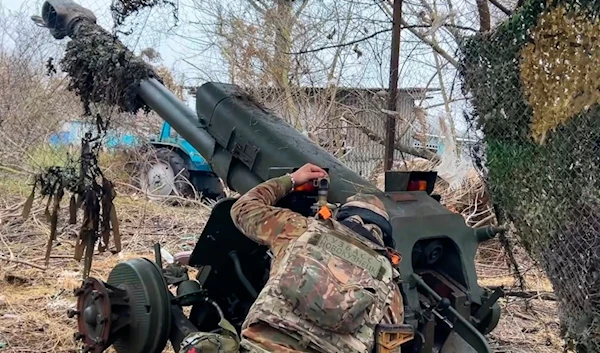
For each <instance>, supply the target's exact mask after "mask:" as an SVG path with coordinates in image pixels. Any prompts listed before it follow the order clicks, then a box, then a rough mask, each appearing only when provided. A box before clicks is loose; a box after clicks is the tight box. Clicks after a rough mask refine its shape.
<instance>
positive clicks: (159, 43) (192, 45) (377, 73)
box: [0, 0, 469, 130]
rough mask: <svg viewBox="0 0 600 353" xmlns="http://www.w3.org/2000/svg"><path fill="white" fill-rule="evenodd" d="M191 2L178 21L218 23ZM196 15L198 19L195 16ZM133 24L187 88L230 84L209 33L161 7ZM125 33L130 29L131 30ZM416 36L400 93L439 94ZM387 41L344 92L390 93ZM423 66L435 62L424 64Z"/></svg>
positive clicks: (133, 42) (356, 62)
mask: <svg viewBox="0 0 600 353" xmlns="http://www.w3.org/2000/svg"><path fill="white" fill-rule="evenodd" d="M186 1H191V0H178V1H176V2H177V3H178V4H179V14H178V15H179V17H180V19H182V18H185V19H186V20H187V21H190V20H194V21H199V22H206V23H211V21H212V19H209V18H202V16H201V15H198V14H197V13H198V11H193V10H194V9H192V8H186V4H185V2H186ZM237 1H241V0H237ZM464 1H469V0H464ZM77 2H78V3H79V4H81V5H82V6H84V7H86V8H88V9H90V10H91V11H92V12H94V14H95V15H96V17H97V19H98V24H99V25H101V26H103V27H104V28H106V29H109V30H110V29H111V28H112V26H113V20H112V17H111V14H110V5H111V0H78V1H77ZM456 2H457V3H458V2H459V0H456ZM42 3H43V1H41V0H26V1H23V0H0V5H1V6H2V7H3V8H4V9H5V10H9V11H18V10H25V12H26V13H28V14H30V15H33V14H40V10H41V6H42ZM231 4H232V5H231V6H234V5H233V4H239V3H231ZM188 6H189V5H188ZM228 6H229V5H228ZM405 6H410V5H405ZM190 10H192V11H190ZM192 12H193V15H192V14H191V13H192ZM186 16H187V17H186ZM189 16H193V17H189ZM198 16H200V17H198ZM132 21H133V23H134V24H135V26H134V27H131V28H133V29H134V30H133V33H131V34H130V35H126V36H124V35H120V36H119V37H120V38H121V40H122V41H123V42H124V43H125V44H126V45H127V46H128V47H129V48H130V49H131V50H133V51H134V52H135V53H139V52H140V50H142V49H144V48H147V47H152V48H154V49H155V50H156V51H157V52H159V53H160V55H161V58H162V60H163V61H162V63H163V64H164V65H166V66H167V67H169V68H170V69H172V70H173V71H174V72H175V73H185V75H186V77H187V78H188V79H189V80H191V79H194V78H198V79H197V80H192V81H189V82H186V83H187V84H201V83H203V81H206V80H214V81H227V80H228V77H227V67H226V65H225V62H224V60H223V58H222V57H221V56H220V54H219V52H218V50H217V48H215V47H213V48H210V47H207V49H206V50H203V51H201V52H200V51H199V50H198V49H197V48H198V46H197V45H196V42H195V41H197V42H200V41H202V40H204V41H205V42H207V40H206V38H202V36H204V37H206V34H205V33H199V32H198V30H197V27H193V26H189V27H186V26H182V23H185V21H179V23H178V27H177V28H176V29H175V30H174V31H173V28H172V26H173V25H174V19H173V15H172V9H170V8H168V7H163V8H160V7H155V8H153V9H151V10H150V11H147V10H144V12H141V13H140V14H138V15H137V16H132ZM212 22H214V21H212ZM130 23H131V22H130ZM130 23H129V24H130ZM125 28H129V27H128V26H127V25H126V26H125ZM194 31H195V32H194ZM173 33H176V34H173ZM411 36H412V35H410V33H408V32H407V30H404V31H403V39H402V45H403V47H402V48H401V63H400V65H401V78H400V87H401V88H408V87H425V86H426V85H427V84H430V87H433V88H437V87H440V84H439V81H438V80H437V79H435V81H432V80H431V77H432V75H433V73H434V72H435V69H434V68H432V66H433V59H432V57H433V56H432V55H430V54H425V55H424V56H422V57H423V58H424V59H417V60H415V59H412V57H411V59H410V60H406V58H407V57H408V56H409V55H414V53H415V52H418V51H419V50H420V51H423V52H426V51H427V50H429V52H430V51H431V50H430V48H428V47H427V46H425V45H421V46H420V47H419V46H417V45H415V44H414V41H415V38H414V37H413V38H412V40H413V43H411V38H410V37H411ZM387 38H388V37H385V36H382V38H381V40H380V42H383V43H384V45H385V46H382V47H381V48H375V49H373V50H371V52H372V53H368V54H366V55H365V57H363V58H360V59H357V58H354V57H351V56H348V57H349V59H348V60H347V63H346V64H345V66H344V68H345V69H344V79H345V81H343V82H340V83H339V84H340V85H342V86H353V85H359V86H363V87H365V86H366V87H371V88H376V87H387V85H388V84H387V80H388V72H387V71H388V69H387V66H388V65H389V64H388V61H389V42H388V39H387ZM67 40H68V39H63V42H66V41H67ZM415 49H418V50H415ZM323 55H325V56H327V55H328V53H327V52H323ZM367 55H375V56H378V57H376V59H379V61H380V62H381V63H382V64H381V65H379V66H376V65H374V64H373V60H374V59H373V57H371V58H369V57H366V56H367ZM423 61H429V62H426V63H425V64H423ZM190 64H191V65H190ZM454 76H455V75H453V74H451V75H445V77H444V79H445V80H446V82H447V83H448V86H450V85H451V83H452V82H451V81H452V80H454V79H455V77H454ZM430 82H431V83H430ZM456 90H457V88H455V91H456ZM454 94H456V92H454ZM435 96H436V97H435V98H434V99H433V100H430V102H429V104H439V103H441V102H442V100H441V97H440V95H439V94H435ZM462 107H463V105H462V104H455V105H454V106H453V108H454V109H453V112H452V113H453V114H452V115H453V116H454V118H455V121H456V122H457V128H458V129H459V130H463V128H464V126H463V124H462V123H461V121H462V111H461V110H462V109H461V108H462ZM443 109H444V108H443V106H439V107H437V108H435V109H433V110H431V111H430V114H429V116H430V117H433V119H434V121H435V119H436V116H439V115H440V114H443Z"/></svg>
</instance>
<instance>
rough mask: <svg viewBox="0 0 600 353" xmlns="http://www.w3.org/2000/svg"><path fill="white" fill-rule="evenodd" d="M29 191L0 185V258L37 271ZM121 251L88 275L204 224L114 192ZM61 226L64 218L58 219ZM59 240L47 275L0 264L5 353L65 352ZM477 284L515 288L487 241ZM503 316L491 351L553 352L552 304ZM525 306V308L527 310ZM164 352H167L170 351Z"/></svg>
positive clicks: (68, 330)
mask: <svg viewBox="0 0 600 353" xmlns="http://www.w3.org/2000/svg"><path fill="white" fill-rule="evenodd" d="M28 192H29V189H28V188H27V187H26V186H24V185H23V183H22V182H17V181H12V180H10V179H6V178H5V179H3V182H2V183H0V195H2V196H1V197H0V255H3V256H4V257H11V256H13V257H14V258H18V259H20V260H25V261H28V262H30V263H32V264H34V265H37V266H41V267H43V265H44V263H43V261H44V260H43V256H44V247H45V242H46V237H47V236H48V234H49V227H48V224H47V223H46V221H45V220H43V208H44V206H45V204H44V203H39V202H38V203H36V204H37V205H38V206H37V208H34V210H32V215H31V216H30V218H29V219H27V220H23V219H22V218H21V216H20V212H21V207H19V206H20V205H21V204H22V203H23V201H24V200H25V198H26V197H27V195H28ZM116 207H117V210H118V215H119V220H120V222H121V224H120V229H121V232H122V242H123V251H122V252H121V253H120V254H117V255H111V254H110V253H102V254H96V255H95V256H94V261H93V264H92V272H91V275H92V276H96V277H99V278H102V279H106V276H107V275H108V273H109V272H110V270H111V269H112V268H113V266H114V265H115V264H117V263H118V262H120V261H124V260H126V259H129V258H133V257H140V256H142V257H148V258H150V259H152V258H153V254H152V252H151V251H152V249H151V247H152V245H153V244H154V243H155V242H159V243H160V244H161V245H162V246H163V247H165V248H167V249H168V250H169V251H171V252H172V253H173V252H177V251H181V250H190V249H191V248H192V247H193V245H194V243H195V239H196V236H198V235H199V234H200V233H201V231H202V229H203V226H204V224H205V222H206V220H207V218H208V214H209V209H208V208H207V207H206V206H200V205H196V206H193V207H171V206H168V205H166V204H164V203H157V202H149V201H146V200H145V199H144V198H142V197H136V196H127V195H123V194H121V195H120V196H118V198H117V200H116ZM62 219H63V220H65V219H66V217H62ZM59 232H60V233H59V237H58V239H59V241H58V242H57V243H55V245H54V248H53V250H52V258H51V260H50V265H49V268H48V269H47V270H40V269H37V268H33V267H31V266H28V265H23V264H17V263H14V262H6V261H2V260H0V347H4V348H2V349H0V351H1V352H3V353H4V352H6V353H20V352H23V353H24V352H40V351H42V352H72V351H73V350H74V349H75V348H76V346H75V344H74V343H73V339H72V335H73V333H74V332H75V321H74V319H69V318H67V316H66V311H67V309H69V308H71V307H72V306H74V304H75V298H74V297H73V295H72V290H73V289H74V288H76V287H78V286H79V283H80V282H79V276H80V275H81V272H80V270H81V268H82V264H81V263H78V262H77V261H75V260H73V259H71V258H70V257H71V256H72V254H73V249H74V243H75V234H76V229H75V228H73V226H68V225H66V224H65V223H64V222H62V223H60V224H59ZM517 256H518V258H519V263H520V264H521V266H522V267H523V269H522V271H523V273H524V274H525V277H526V279H527V282H528V284H529V286H530V287H529V288H528V290H543V291H551V287H550V285H549V283H548V281H547V280H546V279H545V277H544V276H542V275H541V274H540V273H539V271H537V270H536V268H535V266H533V263H532V262H531V261H530V260H528V258H527V257H526V256H525V255H524V253H522V252H519V253H518V254H517ZM477 262H478V272H479V276H480V280H481V283H482V284H483V285H486V286H495V285H505V286H507V287H511V286H513V285H514V283H513V282H514V280H513V276H512V275H511V271H510V270H509V267H508V266H507V265H506V263H505V260H504V255H503V253H502V250H501V247H500V246H499V245H498V244H497V243H495V242H490V244H486V245H485V247H484V248H482V249H481V251H480V253H479V256H478V258H477ZM501 304H502V310H503V316H502V319H501V321H500V324H499V326H498V327H497V329H496V330H495V331H494V332H493V333H492V334H491V335H490V338H491V340H492V342H491V344H492V346H493V347H494V349H495V351H497V352H515V353H516V352H527V353H529V352H542V353H545V352H559V351H561V348H560V347H561V342H560V340H559V339H558V319H557V314H556V306H555V302H552V301H544V300H539V299H520V298H512V297H509V298H505V299H502V301H501ZM527 304H529V305H527ZM168 351H169V352H171V351H172V350H171V349H170V348H169V349H168Z"/></svg>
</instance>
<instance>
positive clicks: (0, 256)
mask: <svg viewBox="0 0 600 353" xmlns="http://www.w3.org/2000/svg"><path fill="white" fill-rule="evenodd" d="M0 260H4V261H7V262H14V263H17V264H22V265H27V266H31V267H34V268H38V269H40V270H45V269H46V267H42V266H40V265H36V264H33V263H31V262H29V261H25V260H19V259H14V258H8V257H6V256H2V255H0Z"/></svg>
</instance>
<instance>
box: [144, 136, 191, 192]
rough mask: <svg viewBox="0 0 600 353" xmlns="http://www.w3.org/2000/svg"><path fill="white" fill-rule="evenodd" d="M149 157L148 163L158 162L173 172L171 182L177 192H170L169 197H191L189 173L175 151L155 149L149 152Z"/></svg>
mask: <svg viewBox="0 0 600 353" xmlns="http://www.w3.org/2000/svg"><path fill="white" fill-rule="evenodd" d="M149 153H150V156H149V158H148V161H150V163H152V161H153V160H158V161H161V162H164V163H166V164H168V165H169V166H170V167H171V169H172V170H173V174H174V175H175V180H174V182H173V184H174V186H175V188H176V189H177V192H175V190H174V191H172V192H171V195H177V193H179V195H181V196H183V197H193V196H194V191H193V190H192V188H191V185H190V181H189V180H190V171H189V170H188V169H187V168H186V163H185V160H184V159H183V158H182V157H181V156H180V155H179V154H178V153H177V152H175V151H173V150H171V149H169V148H163V147H161V148H157V149H151V150H150V151H149Z"/></svg>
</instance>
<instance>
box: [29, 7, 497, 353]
mask: <svg viewBox="0 0 600 353" xmlns="http://www.w3.org/2000/svg"><path fill="white" fill-rule="evenodd" d="M35 20H36V21H37V22H38V23H39V22H41V23H43V25H44V26H46V27H48V29H49V30H50V33H51V34H52V35H53V36H54V38H56V39H62V38H64V37H66V36H68V37H71V39H72V40H74V41H78V40H79V41H82V40H83V39H85V38H86V36H88V37H89V36H94V35H99V33H106V31H104V30H103V29H102V28H101V27H99V26H97V25H96V17H95V16H94V14H93V13H92V12H91V11H89V10H88V9H85V8H83V7H81V6H80V5H78V4H76V3H74V2H72V1H61V0H49V1H47V2H46V3H44V5H43V7H42V16H41V20H40V19H39V18H37V17H36V19H35ZM85 28H87V29H88V30H83V29H85ZM90 28H94V29H95V30H94V31H90V30H89V29H90ZM83 43H84V44H81V43H79V44H78V45H86V44H85V43H94V44H93V45H99V46H102V45H103V46H105V47H102V48H100V49H102V51H101V52H107V53H110V52H112V51H113V50H115V48H111V47H110V45H112V44H111V43H112V42H109V41H87V42H85V41H84V42H83ZM89 45H92V44H89ZM118 50H127V49H126V48H125V49H123V48H121V47H119V48H118ZM98 51H99V52H100V50H98ZM94 52H96V50H94ZM129 54H130V55H131V57H133V55H132V54H131V53H130V52H129ZM78 60H81V62H80V64H81V65H83V66H84V67H85V66H86V62H85V60H97V61H101V60H104V59H102V58H95V59H94V58H85V57H78ZM138 64H139V63H138ZM110 65H114V64H113V63H112V62H110V61H108V60H107V61H106V62H96V63H95V66H93V65H88V66H89V67H110ZM124 65H125V66H124V70H125V72H127V66H126V65H127V63H125V64H124ZM109 71H110V70H109ZM113 72H116V71H113ZM89 74H91V75H94V74H96V73H94V72H91V73H89ZM103 74H106V73H103ZM113 79H115V80H116V79H117V78H113ZM90 81H93V82H92V85H95V84H101V83H98V82H105V81H102V80H90ZM92 88H93V89H95V88H96V87H92ZM126 88H127V91H128V92H133V95H134V96H135V97H134V98H135V99H136V100H139V101H140V102H142V103H143V104H144V105H145V106H147V107H149V108H151V109H152V110H154V111H155V112H156V113H157V114H158V115H160V116H161V117H162V118H163V119H164V120H165V121H166V122H168V123H169V124H170V125H171V126H172V127H173V128H174V129H175V130H176V131H177V132H178V133H179V134H180V135H181V136H182V137H183V138H185V139H186V140H187V141H189V142H190V143H191V144H192V145H193V146H194V147H195V148H196V150H198V151H199V152H200V153H201V154H202V155H203V157H204V158H205V159H206V160H207V161H208V162H209V163H210V165H211V167H212V169H213V170H214V172H215V173H216V174H217V175H218V176H219V177H220V178H221V179H222V180H223V181H224V182H225V183H226V184H227V186H228V187H229V188H231V189H233V190H235V191H237V192H239V193H244V192H247V191H248V190H250V189H251V188H253V187H254V186H256V185H258V184H260V183H261V182H263V181H265V180H267V179H269V178H272V177H276V176H280V175H283V174H285V173H288V172H291V171H293V170H294V168H298V167H300V166H302V165H304V164H305V163H313V164H316V165H319V166H321V167H323V168H327V170H328V171H329V177H330V179H329V183H328V185H316V186H317V187H316V188H313V189H310V190H297V191H295V192H292V193H290V195H288V196H287V197H286V198H284V199H283V200H281V201H280V202H279V204H278V206H280V207H287V208H290V209H292V210H294V211H296V212H299V213H301V214H304V215H306V216H311V214H313V206H314V205H315V203H317V202H318V201H319V193H318V190H319V189H321V190H322V191H324V190H325V191H326V192H327V200H328V201H329V202H331V203H343V202H344V201H345V200H346V198H347V197H349V196H351V195H353V194H355V193H356V192H362V193H371V194H374V195H376V196H377V197H379V198H380V199H381V201H382V202H383V203H384V205H385V206H386V208H387V211H388V214H389V216H390V222H391V224H392V227H393V238H394V241H395V243H396V250H397V251H398V252H399V253H400V254H401V255H402V261H401V263H400V272H401V276H402V282H401V283H400V287H401V290H402V294H403V297H404V303H405V325H403V326H402V329H401V330H400V331H401V332H403V333H404V336H403V337H405V338H407V339H406V340H405V341H403V343H402V350H403V351H407V352H416V353H432V352H438V351H441V352H444V353H459V352H481V353H486V352H491V349H490V347H489V345H488V343H487V340H486V339H485V337H484V335H485V334H487V333H489V332H491V331H492V330H493V329H494V328H495V327H496V325H497V323H498V320H499V318H500V308H499V306H498V303H497V299H498V298H499V297H500V296H501V295H502V294H503V293H502V291H501V290H496V291H494V292H490V291H488V290H485V289H484V288H482V287H480V286H479V285H478V283H477V275H476V272H475V254H476V251H477V247H478V245H479V243H480V242H481V241H485V240H487V239H491V238H492V237H493V236H495V234H496V233H498V232H500V231H502V229H499V228H481V229H473V228H469V227H468V226H467V225H466V224H465V221H464V219H463V218H462V216H461V215H459V214H454V213H452V212H450V211H448V210H447V209H446V208H444V207H443V206H442V205H441V204H440V203H439V196H435V195H431V192H432V190H433V183H434V182H435V179H436V173H435V172H411V173H402V172H388V173H386V183H385V184H386V187H385V190H383V191H382V190H379V189H378V188H377V187H376V186H375V185H373V184H372V183H370V182H369V181H367V180H365V179H364V178H362V177H361V176H359V175H358V174H357V173H355V172H354V171H352V170H351V169H349V168H348V167H346V166H345V165H344V164H343V163H342V162H340V161H339V160H338V159H337V158H335V157H334V156H333V155H332V154H330V153H328V152H327V151H325V150H324V149H322V148H321V147H319V146H318V145H316V144H315V143H314V142H313V141H311V140H310V139H308V138H307V137H306V136H304V135H303V134H301V133H300V132H299V131H297V130H296V129H295V128H294V127H292V126H291V125H289V124H287V123H286V122H285V121H284V120H283V119H280V118H279V117H277V116H275V115H274V114H272V113H271V112H269V111H267V110H266V109H264V108H263V107H262V106H260V105H259V104H257V103H256V102H255V101H254V100H253V99H252V98H251V97H250V96H249V95H248V94H247V93H246V92H245V91H244V90H243V89H241V88H240V87H238V86H236V85H231V84H224V83H217V82H209V83H206V84H204V85H202V86H201V87H199V88H198V90H197V93H196V112H194V111H192V110H191V109H189V108H188V107H187V106H186V105H185V104H184V103H183V102H181V101H180V100H179V99H178V98H177V97H176V96H175V95H174V94H173V93H172V92H170V91H169V90H168V89H166V88H165V86H163V85H162V84H161V83H160V81H159V80H157V79H156V78H154V77H152V76H149V77H146V78H142V79H139V82H138V81H131V82H130V83H129V86H128V87H126ZM106 99H109V98H106ZM132 99H133V98H132ZM108 103H111V102H108ZM129 106H130V107H131V106H136V105H134V104H132V105H129ZM319 186H323V187H322V188H319ZM321 196H323V195H322V194H321ZM321 201H323V200H322V198H321ZM234 202H235V199H231V198H229V199H224V200H221V201H220V202H218V203H217V204H216V205H215V206H214V208H213V210H212V213H211V216H210V218H209V220H208V222H207V224H206V226H205V228H204V230H203V232H202V235H201V236H200V238H199V240H198V242H197V244H196V247H195V248H194V250H193V252H192V254H191V256H190V257H189V258H185V259H181V258H180V257H177V256H176V258H180V261H181V263H185V264H187V265H189V266H192V267H196V268H198V269H199V274H198V276H197V277H196V278H195V279H190V278H189V277H188V274H187V267H186V265H183V264H180V263H174V264H170V265H169V266H167V267H166V268H163V267H162V260H161V257H160V252H159V251H156V254H157V255H156V259H154V261H150V260H147V259H134V260H129V261H126V262H123V263H120V264H118V265H117V266H116V267H115V268H114V269H113V270H112V271H111V273H110V275H109V276H108V279H107V280H106V282H104V281H100V280H97V279H88V280H87V281H86V282H85V283H84V285H83V286H82V287H81V289H80V290H78V291H77V293H78V295H79V297H78V304H77V306H78V308H77V310H76V311H72V312H71V315H72V316H76V317H77V322H78V333H77V334H76V338H78V339H80V340H82V341H83V342H84V343H85V345H86V347H87V348H88V351H94V352H102V351H104V350H106V349H107V348H108V347H109V346H111V345H112V346H113V347H114V348H115V349H116V350H117V351H118V352H123V353H124V352H128V353H137V352H151V353H153V352H161V351H162V349H163V348H164V347H165V345H166V342H167V340H170V341H171V343H172V345H173V347H174V348H175V350H176V351H178V350H179V344H180V343H181V341H182V340H183V338H184V336H185V335H186V333H188V332H190V331H204V332H210V331H212V330H214V329H217V328H218V322H219V321H220V319H221V318H222V317H224V318H226V319H227V320H228V321H229V322H231V323H232V324H233V326H234V327H235V328H236V330H238V332H239V329H240V327H241V324H242V322H243V321H244V318H245V316H246V314H247V312H248V309H249V307H250V306H251V305H252V303H253V302H254V300H255V298H256V294H257V293H258V292H260V290H261V289H262V288H263V286H264V284H265V281H266V279H267V276H268V273H269V268H270V256H269V255H270V254H269V253H268V251H267V249H266V248H264V247H263V246H260V245H258V244H256V243H254V242H253V241H251V240H249V239H248V238H247V237H245V236H244V235H243V234H241V233H240V232H239V231H238V230H237V228H236V227H235V226H234V225H233V223H232V220H231V216H230V209H231V206H232V204H233V203H234ZM167 285H173V286H175V287H177V295H176V296H175V295H173V294H171V292H170V291H168V290H167ZM185 306H191V307H192V310H191V313H190V315H189V316H186V315H184V314H183V310H182V308H183V307H185ZM94 318H95V319H96V320H95V321H94V320H93V319H94ZM133 323H135V325H134V324H133ZM401 336H402V335H401Z"/></svg>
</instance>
